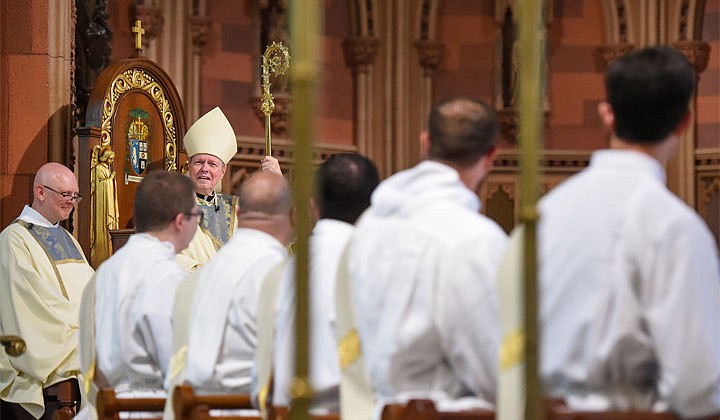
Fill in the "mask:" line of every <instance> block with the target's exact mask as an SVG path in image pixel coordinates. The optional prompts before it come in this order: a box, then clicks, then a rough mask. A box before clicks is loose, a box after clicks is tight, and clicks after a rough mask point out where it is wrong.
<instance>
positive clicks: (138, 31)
mask: <svg viewBox="0 0 720 420" xmlns="http://www.w3.org/2000/svg"><path fill="white" fill-rule="evenodd" d="M132 32H133V33H134V34H135V49H136V50H137V51H142V36H143V35H144V34H145V29H143V27H142V22H141V21H140V19H137V20H136V21H135V26H133V27H132Z"/></svg>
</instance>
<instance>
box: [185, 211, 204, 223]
mask: <svg viewBox="0 0 720 420" xmlns="http://www.w3.org/2000/svg"><path fill="white" fill-rule="evenodd" d="M183 214H184V215H185V216H187V217H193V216H197V218H198V223H202V221H203V216H204V214H203V212H201V211H197V212H192V211H188V212H185V213H183Z"/></svg>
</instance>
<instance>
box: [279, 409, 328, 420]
mask: <svg viewBox="0 0 720 420" xmlns="http://www.w3.org/2000/svg"><path fill="white" fill-rule="evenodd" d="M289 418H290V413H289V411H288V409H287V407H277V406H276V407H273V408H272V409H271V410H270V413H268V419H269V420H288V419H289ZM310 418H311V419H312V420H340V414H338V413H333V414H320V415H312V416H310Z"/></svg>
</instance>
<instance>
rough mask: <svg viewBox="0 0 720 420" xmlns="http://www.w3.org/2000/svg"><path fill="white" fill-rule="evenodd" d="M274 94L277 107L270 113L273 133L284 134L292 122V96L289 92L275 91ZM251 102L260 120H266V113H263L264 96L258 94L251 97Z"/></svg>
mask: <svg viewBox="0 0 720 420" xmlns="http://www.w3.org/2000/svg"><path fill="white" fill-rule="evenodd" d="M273 96H274V97H275V98H274V100H273V102H274V103H275V109H274V110H273V113H272V114H270V127H271V130H272V132H273V134H277V135H284V134H286V133H287V131H288V123H289V122H290V110H291V108H292V107H291V104H290V96H289V95H288V93H287V92H277V93H273ZM250 104H251V105H252V107H253V110H254V111H255V115H256V116H257V117H258V118H259V119H260V121H265V114H263V112H262V110H261V107H262V97H260V96H256V97H253V98H250Z"/></svg>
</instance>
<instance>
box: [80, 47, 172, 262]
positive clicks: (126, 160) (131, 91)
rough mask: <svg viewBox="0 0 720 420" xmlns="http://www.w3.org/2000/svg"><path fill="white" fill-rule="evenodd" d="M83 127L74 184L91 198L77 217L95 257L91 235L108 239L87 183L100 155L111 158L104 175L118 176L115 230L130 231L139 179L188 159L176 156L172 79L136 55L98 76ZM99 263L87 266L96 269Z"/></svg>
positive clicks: (92, 189) (88, 251) (87, 248)
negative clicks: (105, 153) (81, 222)
mask: <svg viewBox="0 0 720 420" xmlns="http://www.w3.org/2000/svg"><path fill="white" fill-rule="evenodd" d="M86 125H87V127H84V128H81V129H78V134H79V147H78V151H79V155H78V156H79V162H81V165H80V166H79V168H78V181H79V184H80V189H81V194H83V195H84V196H86V197H89V199H88V200H83V201H82V202H80V203H79V205H78V217H79V218H80V220H86V221H89V223H84V224H81V225H80V226H79V229H78V231H79V232H78V239H79V242H80V245H81V246H82V247H83V250H84V251H85V253H86V255H93V252H92V250H91V249H90V246H91V243H92V242H91V237H93V236H94V237H96V238H97V237H99V236H100V235H103V236H105V235H108V236H109V231H107V227H106V225H105V224H103V220H102V216H101V215H102V214H104V213H103V212H102V209H98V208H97V207H96V202H98V201H97V200H98V197H96V196H95V191H98V190H99V189H100V188H99V187H100V186H99V185H96V184H95V183H91V182H89V181H88V180H90V179H92V178H91V173H94V171H95V169H96V167H97V166H98V164H99V159H98V158H99V153H98V152H99V151H101V150H109V151H112V152H113V153H114V157H115V159H114V160H113V161H111V162H109V163H108V165H109V168H108V171H112V172H115V174H116V177H117V189H116V192H115V200H116V202H117V204H118V211H117V215H116V224H115V226H117V228H119V229H128V228H132V227H133V225H134V224H133V221H132V209H133V202H134V197H135V190H136V189H137V185H138V183H139V182H140V181H141V180H142V177H143V176H144V175H145V174H146V173H147V171H149V170H152V169H165V170H171V171H172V170H177V168H179V167H181V166H182V164H183V163H184V161H185V160H186V157H185V156H184V154H183V155H182V158H181V156H180V153H179V151H181V150H184V148H183V145H182V136H183V135H184V133H185V119H184V112H183V107H182V102H181V101H180V97H179V95H178V93H177V90H176V89H175V86H174V85H173V83H172V81H171V80H170V77H169V76H168V75H167V73H165V72H164V71H163V70H162V69H161V68H160V67H159V66H158V65H157V64H156V63H155V62H153V61H151V60H149V59H147V58H144V57H139V58H130V59H125V60H120V61H117V62H115V63H113V64H112V65H110V66H109V67H108V68H106V69H105V70H104V71H103V72H102V73H101V74H100V76H99V77H98V79H97V82H96V85H95V88H94V89H93V91H92V94H91V96H90V100H89V102H88V110H87V115H86ZM91 230H92V232H93V233H92V234H91ZM107 240H108V241H109V240H110V239H109V237H108V239H107ZM100 259H101V256H100V257H98V259H96V260H93V261H91V263H92V264H93V265H94V266H97V265H98V264H99V263H100V262H101V261H100Z"/></svg>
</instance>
